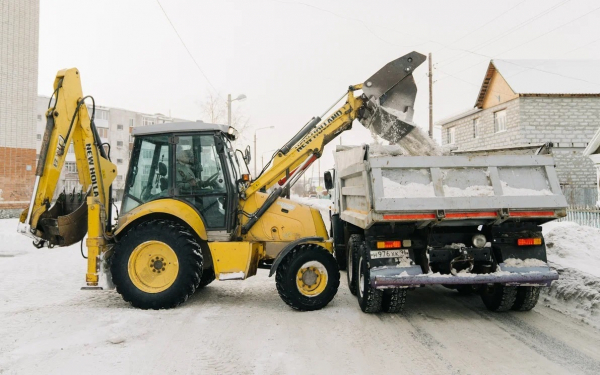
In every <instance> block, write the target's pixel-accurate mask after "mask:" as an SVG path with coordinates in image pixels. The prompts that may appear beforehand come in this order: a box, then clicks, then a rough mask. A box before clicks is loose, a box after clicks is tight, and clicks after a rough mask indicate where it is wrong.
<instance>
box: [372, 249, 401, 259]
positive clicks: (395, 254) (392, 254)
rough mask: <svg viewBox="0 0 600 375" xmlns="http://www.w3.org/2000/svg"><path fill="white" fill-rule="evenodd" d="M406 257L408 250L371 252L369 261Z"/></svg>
mask: <svg viewBox="0 0 600 375" xmlns="http://www.w3.org/2000/svg"><path fill="white" fill-rule="evenodd" d="M406 257H408V249H398V250H371V259H380V258H406Z"/></svg>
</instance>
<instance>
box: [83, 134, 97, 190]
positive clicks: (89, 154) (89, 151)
mask: <svg viewBox="0 0 600 375" xmlns="http://www.w3.org/2000/svg"><path fill="white" fill-rule="evenodd" d="M85 154H86V156H87V160H88V165H89V167H90V180H91V181H92V192H93V194H94V197H97V196H99V195H100V192H99V190H98V178H97V177H96V167H95V166H94V154H93V153H92V145H91V144H89V143H86V145H85Z"/></svg>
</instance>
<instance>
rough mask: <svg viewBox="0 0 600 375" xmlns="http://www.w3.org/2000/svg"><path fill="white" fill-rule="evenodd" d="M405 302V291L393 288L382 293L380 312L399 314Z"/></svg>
mask: <svg viewBox="0 0 600 375" xmlns="http://www.w3.org/2000/svg"><path fill="white" fill-rule="evenodd" d="M405 302H406V289H401V288H394V289H386V290H384V291H383V298H382V300H381V310H382V311H384V312H387V313H399V312H401V311H402V309H403V308H404V303H405Z"/></svg>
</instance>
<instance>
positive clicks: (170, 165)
mask: <svg viewBox="0 0 600 375" xmlns="http://www.w3.org/2000/svg"><path fill="white" fill-rule="evenodd" d="M424 61H425V56H424V55H422V54H419V53H417V52H411V53H409V54H407V55H405V56H402V57H400V58H398V59H396V60H393V61H391V62H390V63H388V64H387V65H385V66H384V67H383V68H381V69H380V70H379V71H378V72H377V73H375V74H374V75H373V76H371V77H369V78H368V79H367V80H365V81H364V82H363V83H359V84H356V85H352V86H349V87H348V89H347V90H345V91H344V94H343V95H342V96H341V97H340V99H339V100H336V101H335V102H334V104H333V105H332V106H331V107H330V108H329V109H327V110H326V111H325V112H324V113H323V114H322V115H321V116H316V117H314V118H312V119H311V120H309V121H308V122H307V123H306V124H305V125H304V126H303V127H301V128H300V130H299V131H298V132H297V133H295V135H293V136H292V137H291V138H290V139H289V141H287V142H286V143H285V144H283V145H281V146H280V148H279V149H278V150H277V152H276V153H275V154H274V155H273V157H272V158H271V160H269V162H268V163H267V166H266V167H265V168H264V169H263V170H262V171H261V172H260V173H259V174H258V175H256V176H250V174H249V172H248V171H249V169H248V165H247V164H248V163H249V162H250V154H251V153H250V150H249V148H246V149H245V151H241V150H236V148H235V147H234V146H233V142H234V141H235V140H236V138H237V131H236V130H235V129H234V128H233V127H230V126H226V125H220V124H208V123H203V122H191V123H174V124H156V125H151V126H145V127H141V128H134V129H133V134H132V135H133V136H134V138H135V139H134V142H133V149H132V151H131V159H130V164H129V168H128V171H127V175H126V178H125V188H124V196H123V201H122V205H121V210H120V213H119V215H118V217H117V221H116V222H115V220H114V218H113V217H112V209H111V208H112V205H113V196H112V183H113V181H114V180H115V177H116V176H117V172H116V170H117V168H116V165H115V164H114V163H112V162H111V160H110V159H111V158H110V146H109V145H106V144H104V143H103V141H102V139H101V138H100V136H99V133H98V130H97V129H96V125H95V123H94V113H95V102H94V99H93V97H91V96H85V95H84V94H83V89H82V85H81V75H80V72H79V70H78V69H76V68H71V69H65V70H61V71H59V72H58V73H57V75H56V78H55V80H54V91H53V94H52V96H51V98H50V102H49V104H48V110H47V112H46V127H45V132H44V137H43V140H42V147H41V151H40V158H39V161H38V165H37V169H36V172H35V176H36V178H35V182H34V188H33V194H32V197H31V201H30V204H29V207H28V208H27V209H25V210H24V211H23V213H22V214H21V216H20V220H19V225H18V228H17V230H18V232H20V233H22V234H24V235H26V236H28V237H31V238H32V239H33V241H34V245H35V246H36V247H39V248H43V247H53V246H69V245H72V244H75V243H77V242H79V241H83V240H84V237H85V236H86V235H87V239H86V240H85V245H86V248H87V253H88V257H87V272H86V276H85V284H86V285H85V287H84V288H86V289H89V290H96V289H101V288H102V285H104V286H105V287H109V286H111V282H110V281H112V284H114V286H116V290H117V292H118V293H120V294H121V295H122V297H123V299H124V300H125V301H128V302H129V303H131V305H133V306H135V307H139V308H142V309H166V308H172V307H175V306H178V305H179V304H181V303H183V302H185V301H186V300H187V299H188V298H189V297H190V296H191V295H192V294H193V293H194V292H195V291H196V290H197V289H199V288H202V287H204V286H206V285H208V284H209V283H211V282H212V281H213V280H215V279H218V280H221V281H222V280H244V279H247V278H249V277H251V276H253V275H255V274H256V272H257V269H258V268H260V267H263V268H269V269H270V274H269V276H273V275H274V274H276V277H275V283H276V286H277V291H278V293H279V295H280V297H281V298H282V300H283V301H284V302H285V303H287V304H288V305H289V306H291V307H292V308H294V309H298V310H317V309H321V308H323V307H324V306H326V305H327V304H328V303H329V302H330V301H331V300H332V299H333V298H334V296H335V294H336V292H337V289H338V286H339V278H340V273H339V269H338V266H337V264H336V261H335V259H334V257H333V255H332V251H333V245H332V242H331V241H330V240H329V238H328V236H327V230H326V228H325V225H324V222H323V219H322V217H321V215H320V214H319V212H318V211H317V210H315V209H312V208H310V207H308V206H306V205H302V204H298V203H295V202H292V201H290V200H288V199H285V198H284V196H285V195H287V193H289V190H290V187H291V186H292V185H293V184H294V183H295V182H296V181H298V179H299V178H301V177H302V175H303V173H304V172H305V171H306V169H307V168H308V167H309V166H310V165H311V164H312V163H313V162H314V161H315V160H316V159H318V158H319V157H320V156H321V155H322V152H323V148H324V147H325V145H326V144H327V143H329V142H330V141H331V140H333V139H334V138H335V137H337V136H338V135H339V134H341V133H342V132H344V131H346V130H349V129H351V128H352V125H353V122H354V120H357V121H359V122H360V123H361V124H363V125H364V126H365V127H367V128H369V129H371V131H373V132H374V133H375V134H378V135H379V136H381V137H382V138H384V139H386V140H388V141H390V142H397V141H399V140H401V139H402V138H403V137H405V136H406V135H408V134H410V133H411V132H412V131H413V130H414V129H415V126H414V124H412V114H413V106H414V101H415V96H416V92H417V88H416V85H415V82H414V78H413V76H412V73H413V71H414V70H415V69H416V68H417V67H418V66H419V65H420V64H422V63H423V62H424ZM340 102H341V104H339V103H340ZM293 133H294V132H291V133H290V134H293ZM71 145H72V146H73V150H74V153H75V157H76V164H77V173H78V177H79V182H80V184H81V189H78V190H77V191H75V190H73V191H64V190H63V191H59V190H57V187H58V183H59V177H60V174H61V170H62V168H63V165H64V162H65V157H66V154H67V150H68V149H69V147H70V146H71ZM267 191H269V193H267ZM55 193H57V194H56V195H57V197H55ZM82 245H83V243H82ZM82 247H83V246H82ZM103 277H106V279H107V282H106V283H104V284H102V283H101V278H103Z"/></svg>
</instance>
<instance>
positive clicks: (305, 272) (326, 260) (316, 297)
mask: <svg viewBox="0 0 600 375" xmlns="http://www.w3.org/2000/svg"><path fill="white" fill-rule="evenodd" d="M275 282H276V285H277V291H278V292H279V296H280V297H281V299H282V300H283V302H285V303H287V304H288V305H289V306H290V307H292V308H293V309H295V310H300V311H312V310H319V309H322V308H323V307H325V306H327V304H328V303H329V302H331V300H332V299H333V297H335V294H336V293H337V290H338V287H339V285H340V271H339V269H338V266H337V263H336V260H335V258H334V257H333V255H331V253H330V252H329V251H327V249H325V248H323V247H321V246H319V245H315V244H302V245H299V246H297V247H295V248H294V249H293V250H292V251H291V252H290V253H289V254H287V255H286V256H285V257H284V258H283V260H282V261H281V264H280V265H279V267H277V275H276V277H275Z"/></svg>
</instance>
